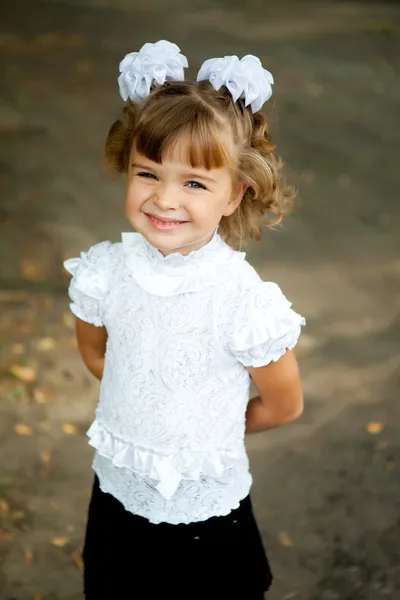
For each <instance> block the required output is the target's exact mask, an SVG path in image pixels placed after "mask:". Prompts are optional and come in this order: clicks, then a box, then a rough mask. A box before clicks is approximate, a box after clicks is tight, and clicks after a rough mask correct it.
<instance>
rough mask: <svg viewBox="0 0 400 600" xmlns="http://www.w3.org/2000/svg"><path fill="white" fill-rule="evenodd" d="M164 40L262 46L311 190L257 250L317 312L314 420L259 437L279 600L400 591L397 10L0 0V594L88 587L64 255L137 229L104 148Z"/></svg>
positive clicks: (202, 55)
mask: <svg viewBox="0 0 400 600" xmlns="http://www.w3.org/2000/svg"><path fill="white" fill-rule="evenodd" d="M163 38H165V39H168V40H171V41H173V42H175V43H177V44H178V45H179V46H180V47H181V49H182V51H183V53H184V54H186V55H187V56H188V58H189V62H190V65H191V69H190V75H193V76H194V75H195V73H196V72H197V69H198V68H199V66H200V64H201V63H202V62H203V60H205V59H206V58H209V57H213V56H220V55H225V54H237V55H239V56H243V55H244V54H248V53H253V54H256V55H258V56H259V57H260V58H261V60H262V62H263V63H264V66H265V67H266V68H268V69H269V70H271V71H272V73H273V74H274V76H275V79H276V86H275V88H274V89H275V94H274V101H273V103H271V104H270V105H269V106H268V107H267V112H268V114H269V115H270V119H271V123H272V128H273V131H274V132H275V137H276V139H277V142H278V149H279V151H280V153H281V154H282V155H283V157H284V159H285V161H286V164H287V168H288V172H289V174H290V176H291V178H292V181H293V182H294V183H295V184H296V186H297V187H298V189H299V198H298V203H297V207H296V211H295V213H294V214H293V215H292V216H291V217H289V218H288V219H287V220H286V222H285V225H284V227H283V228H282V229H280V230H278V231H269V232H267V233H266V235H265V237H264V241H263V242H262V243H259V244H254V245H252V246H251V247H250V248H249V251H248V254H249V259H250V261H251V262H252V263H253V264H254V266H255V267H256V268H257V269H258V270H259V272H260V274H261V275H262V277H263V278H265V279H267V280H269V279H271V280H273V281H276V282H278V283H279V284H280V285H281V286H282V288H283V289H284V292H285V293H286V295H287V296H289V297H290V298H291V299H292V300H293V301H294V307H295V309H296V310H298V311H299V312H301V313H302V314H304V315H305V316H306V318H307V323H308V326H307V328H306V330H305V332H304V335H303V337H302V339H301V343H300V345H299V347H298V351H297V353H298V357H299V360H300V363H301V368H302V372H303V377H304V389H305V397H306V407H305V413H304V415H303V417H302V418H301V420H300V421H299V422H298V423H295V424H293V425H291V426H288V427H286V428H283V429H282V430H279V431H273V432H270V433H266V434H262V435H259V436H256V437H252V438H250V439H249V440H248V446H249V450H250V454H251V460H252V464H253V472H254V480H255V483H254V488H253V497H254V505H255V510H256V513H257V516H258V518H259V522H260V526H261V529H262V534H263V537H264V542H265V545H266V547H267V550H268V553H269V556H270V559H271V563H272V566H273V569H274V572H275V575H276V582H275V585H274V587H273V589H272V592H271V594H270V599H271V600H353V599H354V600H361V599H362V600H380V599H382V600H383V599H391V600H396V599H397V600H398V599H399V598H400V544H399V539H400V519H399V489H400V487H399V458H400V451H399V436H398V431H399V424H400V405H399V402H398V400H399V380H400V377H399V366H400V319H399V299H400V255H399V246H400V227H399V225H400V204H399V201H398V188H399V179H398V173H399V167H398V160H399V150H400V146H399V141H400V134H399V131H400V127H399V125H400V123H399V116H398V115H399V106H400V78H399V62H400V6H399V3H398V2H392V3H389V2H388V3H385V2H378V1H376V2H374V1H372V0H371V1H369V2H346V1H339V0H336V1H334V0H326V1H324V0H319V1H314V2H311V1H310V2H307V1H300V0H298V1H297V2H290V1H286V0H281V1H280V2H273V1H267V0H241V1H240V2H239V1H238V0H186V1H184V0H163V1H162V0H146V2H142V1H140V0H80V1H79V0H76V1H73V0H70V1H68V0H59V1H57V0H35V2H33V1H32V0H31V1H29V0H13V1H12V2H4V3H3V4H2V8H1V17H0V51H1V59H0V61H1V62H0V64H1V73H2V77H1V88H2V101H1V104H0V143H1V158H0V176H1V194H0V327H1V342H0V434H1V441H0V523H1V531H0V598H1V600H67V599H68V600H79V599H81V598H82V593H81V577H82V572H81V571H82V561H81V558H80V551H81V545H82V539H83V532H84V526H85V519H86V511H87V503H88V499H89V494H90V488H91V484H92V473H91V470H90V463H91V457H92V450H91V449H90V448H89V447H88V445H87V440H86V437H85V432H86V430H87V428H88V426H89V424H90V422H91V420H92V417H93V411H94V407H95V403H96V398H97V392H98V389H97V384H96V382H95V381H94V380H93V379H92V378H91V377H90V376H89V375H88V374H87V373H86V372H85V370H84V368H83V366H82V364H81V361H80V358H79V356H78V353H77V349H76V345H75V341H74V331H73V327H74V324H73V319H72V316H71V315H70V313H69V311H68V299H67V294H66V291H67V281H68V279H67V276H66V274H65V273H64V271H63V268H62V261H63V259H64V258H66V257H69V256H74V255H76V253H78V252H79V251H80V250H83V249H86V248H87V247H88V246H90V245H91V244H93V243H95V242H97V241H100V240H103V239H111V240H113V241H118V240H119V239H120V232H121V231H124V230H127V228H128V227H127V223H126V222H125V219H124V216H123V202H124V182H123V180H122V179H118V178H115V177H113V176H111V175H110V174H108V173H107V172H106V169H105V167H104V163H103V157H102V148H103V143H104V139H105V136H106V134H107V131H108V128H109V126H110V124H111V123H112V122H113V120H114V119H115V118H116V117H117V116H118V115H119V112H120V110H121V107H122V103H121V100H120V98H119V94H118V88H117V75H118V64H119V61H120V60H121V58H122V57H123V56H124V55H125V54H126V53H127V52H130V51H134V50H138V49H139V48H140V46H141V45H142V44H143V43H144V42H146V41H157V40H159V39H163ZM177 567H178V568H179V565H177ZM227 600H228V599H227ZM244 600H245V599H244Z"/></svg>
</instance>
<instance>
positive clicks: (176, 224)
mask: <svg viewBox="0 0 400 600" xmlns="http://www.w3.org/2000/svg"><path fill="white" fill-rule="evenodd" d="M143 214H144V215H145V216H146V217H147V218H148V220H149V223H150V224H151V226H152V227H154V229H157V230H158V231H175V230H177V229H179V228H181V227H182V226H183V225H186V224H187V223H188V222H189V221H179V220H175V219H167V218H166V217H161V216H159V215H152V214H148V213H143Z"/></svg>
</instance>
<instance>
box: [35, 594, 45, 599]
mask: <svg viewBox="0 0 400 600" xmlns="http://www.w3.org/2000/svg"><path fill="white" fill-rule="evenodd" d="M33 600H43V596H42V594H35V595H34V596H33Z"/></svg>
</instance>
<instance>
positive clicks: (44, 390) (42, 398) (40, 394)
mask: <svg viewBox="0 0 400 600" xmlns="http://www.w3.org/2000/svg"><path fill="white" fill-rule="evenodd" d="M33 398H34V400H35V402H37V403H38V404H49V403H50V402H53V401H54V394H53V392H52V390H51V389H50V388H49V387H45V386H40V387H37V388H35V389H34V390H33Z"/></svg>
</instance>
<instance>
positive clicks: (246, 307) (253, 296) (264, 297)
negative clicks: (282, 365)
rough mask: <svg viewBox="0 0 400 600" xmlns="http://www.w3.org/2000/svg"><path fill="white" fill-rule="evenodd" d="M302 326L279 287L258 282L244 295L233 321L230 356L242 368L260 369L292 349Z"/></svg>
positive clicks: (301, 318) (299, 316) (300, 320)
mask: <svg viewBox="0 0 400 600" xmlns="http://www.w3.org/2000/svg"><path fill="white" fill-rule="evenodd" d="M303 325H305V320H304V318H303V317H302V316H301V315H299V314H297V313H296V312H294V310H292V308H291V303H290V302H289V301H288V300H287V299H286V298H285V296H284V295H283V293H282V291H281V290H280V288H279V286H277V285H276V284H275V283H269V282H260V283H258V284H257V285H255V286H254V287H252V288H251V289H250V290H247V291H246V293H245V295H244V297H243V299H242V302H241V305H240V307H239V309H238V311H237V312H236V314H235V316H234V317H233V321H232V332H231V346H230V349H231V352H232V353H233V355H234V356H235V357H236V358H237V360H238V361H239V362H240V363H242V365H244V366H245V367H263V366H265V365H268V364H269V363H270V362H272V361H274V362H276V361H277V360H279V359H280V358H281V357H282V356H283V355H284V354H285V352H286V351H287V350H292V349H293V348H294V347H295V345H296V344H297V341H298V338H299V336H300V331H301V327H302V326H303Z"/></svg>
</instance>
